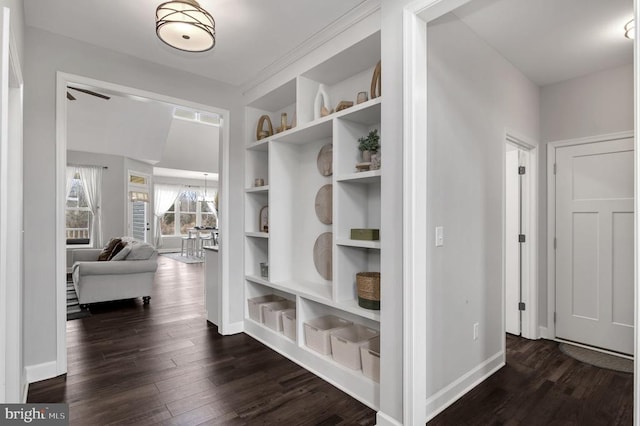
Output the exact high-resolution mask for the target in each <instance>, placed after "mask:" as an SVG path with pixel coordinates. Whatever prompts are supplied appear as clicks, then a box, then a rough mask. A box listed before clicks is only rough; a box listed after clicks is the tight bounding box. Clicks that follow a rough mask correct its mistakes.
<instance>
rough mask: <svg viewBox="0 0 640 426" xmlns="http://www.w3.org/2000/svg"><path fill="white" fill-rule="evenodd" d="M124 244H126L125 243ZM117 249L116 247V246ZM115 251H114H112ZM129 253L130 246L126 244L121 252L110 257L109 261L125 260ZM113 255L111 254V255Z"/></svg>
mask: <svg viewBox="0 0 640 426" xmlns="http://www.w3.org/2000/svg"><path fill="white" fill-rule="evenodd" d="M125 244H126V243H125ZM116 247H117V246H116ZM114 251H115V249H114ZM130 252H131V246H130V245H129V244H126V245H125V246H124V247H123V248H122V250H120V251H119V252H118V253H116V254H115V255H113V256H111V259H109V260H116V261H117V260H125V259H126V258H127V255H128V254H129V253H130ZM112 254H113V253H112Z"/></svg>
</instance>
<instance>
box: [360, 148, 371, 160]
mask: <svg viewBox="0 0 640 426" xmlns="http://www.w3.org/2000/svg"><path fill="white" fill-rule="evenodd" d="M362 161H363V162H364V163H368V162H370V161H371V151H362Z"/></svg>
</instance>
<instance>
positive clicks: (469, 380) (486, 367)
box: [425, 351, 505, 423]
mask: <svg viewBox="0 0 640 426" xmlns="http://www.w3.org/2000/svg"><path fill="white" fill-rule="evenodd" d="M504 356H505V353H504V351H500V352H498V353H496V354H495V355H493V356H492V357H490V358H488V359H487V360H485V361H484V362H483V363H481V364H479V365H478V366H476V367H475V368H473V369H472V370H469V371H468V372H467V373H465V374H464V375H462V376H461V377H460V378H458V379H457V380H455V381H454V382H452V383H451V384H449V385H448V386H446V387H445V388H444V389H442V390H440V391H439V392H437V393H436V394H435V395H433V396H431V397H430V398H428V399H427V401H426V406H427V410H426V412H427V418H426V420H425V423H426V422H428V421H429V420H431V419H433V418H434V417H435V416H437V415H438V414H440V413H441V412H442V411H444V410H445V409H446V408H447V407H449V406H450V405H451V404H453V403H454V402H456V401H457V400H458V399H460V398H461V397H462V396H463V395H465V394H466V393H467V392H469V391H470V390H471V389H473V388H475V387H476V386H478V385H479V384H480V383H482V382H483V381H484V380H486V379H487V378H488V377H490V376H491V375H492V374H493V373H495V372H496V371H498V370H499V369H501V368H502V367H504V365H505V358H504Z"/></svg>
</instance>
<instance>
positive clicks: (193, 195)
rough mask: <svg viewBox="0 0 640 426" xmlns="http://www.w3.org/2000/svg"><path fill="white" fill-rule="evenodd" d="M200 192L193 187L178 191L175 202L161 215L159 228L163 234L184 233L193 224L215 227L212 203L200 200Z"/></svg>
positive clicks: (215, 221)
mask: <svg viewBox="0 0 640 426" xmlns="http://www.w3.org/2000/svg"><path fill="white" fill-rule="evenodd" d="M201 193H202V192H201V191H200V190H199V189H194V188H188V189H185V190H183V191H182V192H180V195H178V198H177V199H176V202H175V203H174V204H173V205H172V206H171V207H170V208H169V210H167V212H166V213H165V214H164V216H163V217H162V221H161V226H160V229H161V232H162V235H163V236H170V235H186V234H187V230H188V229H189V228H193V227H195V226H211V227H214V228H215V227H216V226H217V225H218V219H217V215H216V212H215V206H214V203H213V202H211V201H201V199H200V197H201ZM176 224H179V225H178V226H176Z"/></svg>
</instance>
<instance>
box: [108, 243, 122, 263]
mask: <svg viewBox="0 0 640 426" xmlns="http://www.w3.org/2000/svg"><path fill="white" fill-rule="evenodd" d="M126 245H127V243H124V242H122V241H120V242H119V243H118V244H116V246H115V247H114V248H113V250H112V251H111V254H110V255H109V259H107V260H111V259H113V256H115V255H116V254H118V253H120V251H121V250H122V249H123V248H124V246H126Z"/></svg>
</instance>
